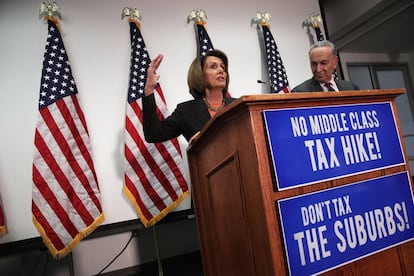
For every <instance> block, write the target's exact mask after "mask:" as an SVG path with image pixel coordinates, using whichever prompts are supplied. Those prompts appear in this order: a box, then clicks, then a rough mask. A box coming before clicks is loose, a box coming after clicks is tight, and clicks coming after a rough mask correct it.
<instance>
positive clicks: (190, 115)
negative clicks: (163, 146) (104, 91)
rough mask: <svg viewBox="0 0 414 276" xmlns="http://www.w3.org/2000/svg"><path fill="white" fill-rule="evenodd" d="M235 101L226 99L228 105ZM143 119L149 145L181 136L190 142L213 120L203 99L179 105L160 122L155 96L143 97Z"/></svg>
mask: <svg viewBox="0 0 414 276" xmlns="http://www.w3.org/2000/svg"><path fill="white" fill-rule="evenodd" d="M234 100H235V98H225V99H224V101H225V104H226V105H227V104H229V103H231V102H232V101H234ZM142 117H143V118H142V119H143V129H144V136H145V140H146V141H147V142H148V143H158V142H164V141H167V140H170V139H172V138H175V137H178V136H179V135H181V134H182V135H184V137H185V139H186V140H187V141H189V140H190V139H191V137H193V135H194V134H196V133H197V132H198V131H200V130H201V129H202V128H203V127H204V125H205V124H206V123H207V122H208V121H209V120H210V119H211V116H210V113H209V112H208V109H207V106H206V104H205V103H204V101H203V99H202V98H198V99H194V100H190V101H187V102H183V103H180V104H178V105H177V107H176V109H175V110H174V112H173V113H171V115H170V116H168V117H167V118H166V119H165V120H162V121H160V120H159V119H158V116H157V113H156V104H155V97H154V94H151V95H149V96H143V97H142Z"/></svg>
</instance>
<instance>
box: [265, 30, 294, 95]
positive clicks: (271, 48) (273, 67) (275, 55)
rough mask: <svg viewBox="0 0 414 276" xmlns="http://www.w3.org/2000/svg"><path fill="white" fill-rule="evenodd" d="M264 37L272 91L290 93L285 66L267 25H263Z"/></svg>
mask: <svg viewBox="0 0 414 276" xmlns="http://www.w3.org/2000/svg"><path fill="white" fill-rule="evenodd" d="M262 30H263V39H264V44H265V47H266V55H267V65H268V69H269V80H270V84H271V92H272V93H289V92H290V87H289V82H288V78H287V75H286V70H285V66H284V65H283V62H282V58H281V56H280V53H279V50H278V48H277V45H276V41H275V39H274V38H273V35H272V33H271V32H270V29H269V27H268V26H267V25H262Z"/></svg>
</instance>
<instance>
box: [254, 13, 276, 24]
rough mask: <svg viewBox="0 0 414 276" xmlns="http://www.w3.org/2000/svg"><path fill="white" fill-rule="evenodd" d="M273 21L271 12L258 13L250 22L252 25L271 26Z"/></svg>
mask: <svg viewBox="0 0 414 276" xmlns="http://www.w3.org/2000/svg"><path fill="white" fill-rule="evenodd" d="M271 20H272V16H271V15H270V13H269V12H257V13H256V16H255V17H254V18H252V20H251V21H250V24H251V25H253V24H259V25H269V22H270V21H271Z"/></svg>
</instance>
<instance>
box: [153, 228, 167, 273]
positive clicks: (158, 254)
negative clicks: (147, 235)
mask: <svg viewBox="0 0 414 276" xmlns="http://www.w3.org/2000/svg"><path fill="white" fill-rule="evenodd" d="M152 234H153V236H154V244H155V253H156V254H157V265H158V276H163V275H164V272H163V270H162V261H161V255H160V249H159V244H158V236H157V229H156V226H155V224H154V225H153V226H152Z"/></svg>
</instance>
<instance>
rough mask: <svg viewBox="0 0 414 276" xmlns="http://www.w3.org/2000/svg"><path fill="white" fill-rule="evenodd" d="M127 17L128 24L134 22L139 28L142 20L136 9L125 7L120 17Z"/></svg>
mask: <svg viewBox="0 0 414 276" xmlns="http://www.w3.org/2000/svg"><path fill="white" fill-rule="evenodd" d="M126 16H128V17H129V22H135V23H137V24H138V26H140V21H141V19H142V16H141V12H140V11H139V10H138V9H137V8H131V7H125V8H123V9H122V17H121V19H124V17H126Z"/></svg>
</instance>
